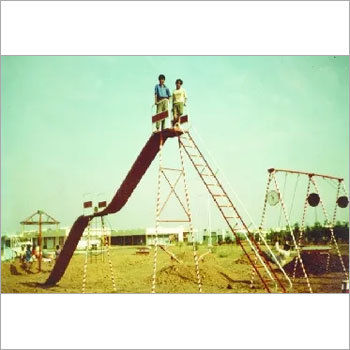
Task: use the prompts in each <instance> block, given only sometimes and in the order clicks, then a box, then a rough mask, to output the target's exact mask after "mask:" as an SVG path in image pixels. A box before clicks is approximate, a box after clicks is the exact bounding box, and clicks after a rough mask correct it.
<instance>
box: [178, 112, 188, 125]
mask: <svg viewBox="0 0 350 350" xmlns="http://www.w3.org/2000/svg"><path fill="white" fill-rule="evenodd" d="M187 122H188V115H187V114H186V115H182V116H181V117H180V124H183V123H187Z"/></svg>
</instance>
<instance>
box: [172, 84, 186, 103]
mask: <svg viewBox="0 0 350 350" xmlns="http://www.w3.org/2000/svg"><path fill="white" fill-rule="evenodd" d="M186 100H187V95H186V91H185V89H183V88H182V87H181V88H180V89H175V90H174V91H173V103H177V102H183V103H185V102H186Z"/></svg>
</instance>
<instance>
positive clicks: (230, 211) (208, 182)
mask: <svg viewBox="0 0 350 350" xmlns="http://www.w3.org/2000/svg"><path fill="white" fill-rule="evenodd" d="M167 117H168V112H167V111H166V112H162V113H160V114H159V115H156V116H154V117H152V122H153V123H156V122H157V121H161V120H162V119H164V118H167ZM187 121H188V117H187V116H182V117H180V121H179V122H180V124H184V123H186V122H187ZM174 137H177V139H178V146H179V149H180V155H181V154H182V153H181V152H183V153H184V154H186V155H187V157H188V158H189V160H190V162H191V163H192V165H193V166H194V168H195V170H196V172H197V173H198V175H199V177H200V179H201V180H202V182H203V184H204V185H205V187H206V189H207V190H208V193H209V194H210V196H211V197H212V199H213V200H214V203H215V204H216V206H217V207H218V209H219V211H220V213H221V215H222V217H223V218H224V220H225V222H226V223H227V225H228V227H229V228H230V230H231V231H232V233H233V234H234V236H235V238H236V242H237V243H238V244H239V245H240V247H241V248H242V250H243V252H244V254H245V256H246V258H247V259H248V262H249V263H250V264H251V266H252V268H253V269H254V271H255V273H256V275H257V276H258V277H259V279H260V281H261V282H262V284H263V286H264V288H265V289H266V291H267V292H270V291H271V283H272V286H273V287H275V289H276V290H277V289H278V288H280V290H281V291H282V292H286V288H285V286H284V284H283V283H282V281H281V280H280V278H279V277H278V275H277V274H276V272H275V270H274V269H273V268H272V266H271V264H270V262H269V261H268V259H267V258H266V255H265V254H263V252H262V250H261V248H260V245H259V243H258V242H257V241H256V240H255V238H254V235H253V234H252V232H250V230H249V228H248V226H247V225H246V223H245V222H244V221H243V219H242V217H241V215H240V214H239V213H238V210H237V209H236V207H235V205H234V204H233V202H232V201H231V199H230V198H229V196H228V195H227V192H226V191H225V189H224V188H223V186H222V184H221V183H220V181H219V179H218V177H217V174H216V173H215V172H214V171H213V170H212V168H211V167H210V165H209V164H208V162H207V161H206V159H205V158H204V156H203V154H202V153H201V151H200V150H199V148H198V146H197V144H196V143H195V141H194V140H193V138H192V136H191V135H190V133H189V131H185V130H179V129H174V128H167V129H164V130H162V131H160V132H156V133H153V134H152V135H151V137H150V138H149V140H148V141H147V143H146V145H145V147H144V148H143V150H142V151H141V153H140V155H139V156H138V158H137V159H136V161H135V163H134V165H133V166H132V168H131V170H130V171H129V173H128V175H127V176H126V178H125V180H124V181H123V183H122V185H121V186H120V188H119V190H118V191H117V193H116V194H115V196H114V197H113V199H112V201H111V202H110V203H109V204H108V205H107V207H106V208H104V209H103V210H101V211H99V212H96V213H93V214H90V215H87V216H84V215H83V216H80V217H79V218H78V219H77V220H76V221H75V223H74V224H73V226H72V228H71V231H70V234H69V236H68V238H67V240H66V242H65V245H64V247H63V249H62V252H61V254H60V255H59V257H58V259H57V262H56V264H55V266H54V268H53V270H52V272H51V274H50V276H49V277H48V279H47V281H46V282H45V284H46V285H54V284H56V283H57V282H58V281H59V280H60V279H61V277H62V276H63V274H64V272H65V270H66V268H67V266H68V264H69V261H70V259H71V257H72V255H73V252H74V250H75V248H76V246H77V244H78V241H79V239H80V237H81V235H82V233H83V231H84V230H85V228H86V227H87V225H88V223H89V222H90V221H91V220H92V219H93V218H94V217H103V216H105V215H108V214H112V213H116V212H117V211H119V210H120V209H121V208H122V207H123V206H124V205H125V203H126V202H127V200H128V199H129V197H130V196H131V194H132V192H133V191H134V189H135V188H136V186H137V184H138V183H139V181H140V180H141V178H142V176H143V175H144V173H145V172H146V170H147V169H148V167H149V166H150V164H151V163H152V161H153V159H154V158H155V156H156V155H157V154H158V153H159V157H160V165H161V157H162V152H159V151H161V150H162V147H163V146H164V144H165V142H166V141H167V140H168V139H170V138H174ZM181 163H182V167H181V174H183V173H184V172H183V157H182V156H181ZM162 173H163V174H164V169H162V166H160V167H159V172H158V183H159V181H160V176H161V174H162ZM180 177H181V176H180ZM180 177H179V179H180ZM184 184H185V186H186V182H184ZM170 186H171V187H172V186H173V185H170ZM173 187H174V186H173ZM158 193H159V190H158ZM186 193H187V189H186ZM184 209H185V212H186V213H187V218H188V222H189V223H190V224H191V214H190V211H189V198H188V194H187V195H186V206H185V207H184ZM160 212H161V210H160V202H159V200H157V213H156V214H157V223H159V222H160V219H159V216H160ZM190 230H191V231H192V232H193V228H192V227H191V228H190ZM238 230H240V231H242V230H243V232H244V236H245V242H244V243H243V242H242V240H241V239H240V237H239V235H238V232H237V231H238ZM155 247H156V248H155V257H154V274H153V282H152V291H155V273H156V257H157V248H158V245H157V239H156V245H155ZM193 253H194V260H195V264H196V272H197V282H198V287H199V291H201V280H200V275H199V267H198V257H197V253H196V250H195V246H194V251H193ZM254 260H255V261H254ZM282 270H283V269H282ZM270 282H271V283H270Z"/></svg>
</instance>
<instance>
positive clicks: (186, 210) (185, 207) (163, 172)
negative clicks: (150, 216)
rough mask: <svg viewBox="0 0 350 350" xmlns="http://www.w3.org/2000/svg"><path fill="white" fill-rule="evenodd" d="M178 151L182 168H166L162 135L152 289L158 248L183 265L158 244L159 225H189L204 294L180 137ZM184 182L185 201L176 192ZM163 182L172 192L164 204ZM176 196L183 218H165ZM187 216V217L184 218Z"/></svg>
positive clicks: (159, 117)
mask: <svg viewBox="0 0 350 350" xmlns="http://www.w3.org/2000/svg"><path fill="white" fill-rule="evenodd" d="M167 117H168V111H165V112H161V113H159V114H158V115H155V116H153V117H152V122H153V123H156V122H161V121H162V120H164V119H165V118H167ZM187 121H188V118H187V115H183V116H181V117H180V118H179V125H175V123H174V122H172V126H173V127H176V128H179V127H180V125H183V124H184V123H186V122H187ZM178 151H179V156H180V161H181V162H180V167H179V168H174V167H171V168H170V167H164V166H163V156H162V153H163V137H162V135H160V146H159V167H158V183H157V184H158V186H157V203H156V230H155V242H154V243H155V244H154V256H153V276H152V288H151V292H152V293H155V291H156V274H157V254H158V247H160V248H161V249H162V250H164V251H165V252H166V253H168V254H170V255H171V257H172V258H173V259H175V260H176V261H177V262H178V263H182V262H181V261H180V260H179V259H178V258H177V257H176V256H175V254H173V253H171V252H169V251H168V250H167V249H166V248H165V247H164V246H162V245H159V242H158V233H159V224H160V223H162V222H166V223H175V222H176V223H179V222H182V223H188V226H189V234H190V238H191V240H192V247H193V258H194V263H195V272H196V277H197V284H198V290H199V292H200V293H201V292H202V282H201V276H200V272H199V259H198V254H197V247H196V243H195V239H194V234H193V224H192V213H191V209H190V197H189V193H188V188H187V182H186V174H185V167H184V150H183V147H182V146H181V143H180V136H178ZM169 173H172V174H174V173H175V177H174V178H173V179H172V178H171V177H170V176H169ZM181 179H182V180H183V188H184V197H185V199H183V198H181V197H182V196H181V194H179V192H177V191H176V187H177V186H178V185H179V182H180V180H181ZM162 180H165V183H166V184H167V185H169V187H170V192H169V194H168V195H167V196H166V198H165V199H164V201H163V203H162V192H164V191H162V190H161V184H162ZM172 194H174V196H175V197H176V199H177V201H178V203H179V204H180V207H181V208H182V215H181V217H178V218H174V217H173V214H172V217H171V218H164V215H163V216H162V214H163V213H164V209H165V208H166V205H167V203H168V201H169V199H170V197H171V195H172ZM183 214H185V216H183Z"/></svg>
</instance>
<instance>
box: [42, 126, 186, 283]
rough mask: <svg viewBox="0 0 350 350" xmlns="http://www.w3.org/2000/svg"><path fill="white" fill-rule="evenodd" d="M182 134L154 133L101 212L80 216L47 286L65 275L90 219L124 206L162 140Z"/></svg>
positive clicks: (111, 212)
mask: <svg viewBox="0 0 350 350" xmlns="http://www.w3.org/2000/svg"><path fill="white" fill-rule="evenodd" d="M181 134H182V133H181V132H179V131H175V130H174V129H164V130H163V131H162V132H158V133H154V134H152V136H151V137H150V138H149V140H148V141H147V143H146V145H145V146H144V148H143V149H142V151H141V153H140V154H139V156H138V157H137V159H136V161H135V163H134V164H133V166H132V168H131V169H130V171H129V173H128V174H127V175H126V177H125V179H124V181H123V183H122V184H121V186H120V187H119V189H118V191H117V192H116V194H115V196H114V197H113V199H112V200H111V202H110V203H109V204H108V206H107V207H106V208H105V209H104V210H102V211H101V212H98V213H94V214H92V215H88V216H83V215H82V216H79V217H78V219H77V220H76V221H75V222H74V224H73V226H72V228H71V230H70V232H69V235H68V237H67V239H66V242H65V244H64V246H63V249H62V251H61V253H60V255H59V256H58V259H57V261H56V264H55V266H54V268H53V270H52V271H51V274H50V276H49V277H48V279H47V280H46V282H45V285H46V286H52V285H55V284H56V283H57V282H58V281H59V280H60V279H61V278H62V276H63V275H64V272H65V271H66V269H67V266H68V264H69V261H70V259H71V258H72V255H73V253H74V251H75V249H76V247H77V245H78V242H79V240H80V238H81V236H82V234H83V232H84V230H85V228H86V227H87V225H88V223H89V221H90V220H91V219H92V218H94V217H96V216H104V215H108V214H113V213H116V212H117V211H119V210H120V209H121V208H123V206H124V205H125V204H126V202H127V201H128V199H129V197H130V196H131V194H132V192H133V191H134V189H135V188H136V186H137V185H138V183H139V182H140V180H141V178H142V176H143V175H144V173H145V172H146V170H147V169H148V167H149V166H150V165H151V163H152V161H153V159H154V158H155V157H156V155H157V153H158V151H159V145H160V142H161V141H162V143H163V144H164V142H165V141H166V140H167V139H168V138H169V137H175V136H178V135H181Z"/></svg>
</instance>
